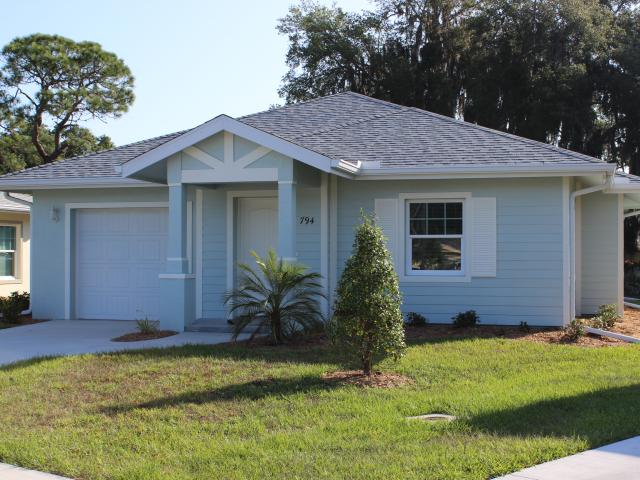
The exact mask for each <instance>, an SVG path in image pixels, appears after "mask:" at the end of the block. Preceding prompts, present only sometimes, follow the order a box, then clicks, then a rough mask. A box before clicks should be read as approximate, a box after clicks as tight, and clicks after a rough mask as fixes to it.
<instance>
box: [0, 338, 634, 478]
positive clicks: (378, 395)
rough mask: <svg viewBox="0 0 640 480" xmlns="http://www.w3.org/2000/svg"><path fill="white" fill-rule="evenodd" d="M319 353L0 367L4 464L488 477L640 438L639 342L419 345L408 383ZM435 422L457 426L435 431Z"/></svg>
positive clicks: (157, 355) (403, 369) (116, 474)
mask: <svg viewBox="0 0 640 480" xmlns="http://www.w3.org/2000/svg"><path fill="white" fill-rule="evenodd" d="M340 360H341V359H340V357H339V356H337V354H335V353H332V352H330V351H327V350H325V349H322V348H320V347H317V348H316V347H314V348H300V349H289V350H286V349H278V348H270V347H263V348H256V349H247V348H246V347H243V346H235V347H234V346H218V347H185V348H176V349H169V350H146V351H138V352H133V353H132V352H129V353H121V354H108V355H87V356H82V357H73V358H57V359H45V360H35V361H32V362H26V363H22V364H16V365H13V366H9V367H5V368H0V432H1V433H0V461H4V462H8V463H14V464H18V465H21V466H25V467H29V468H36V469H41V470H45V471H50V472H56V473H60V474H64V475H68V476H71V477H76V478H83V479H107V478H109V479H127V480H135V479H156V478H163V479H164V478H166V479H172V480H177V479H187V478H189V479H191V478H196V479H207V480H210V479H212V478H304V479H310V478H313V479H317V478H385V479H395V478H398V479H400V478H402V479H405V478H416V479H418V478H420V479H425V478H428V479H445V478H447V479H448V478H463V479H474V478H477V479H484V478H488V477H491V476H495V475H499V474H504V473H507V472H511V471H515V470H518V469H520V468H523V467H526V466H529V465H533V464H536V463H539V462H543V461H546V460H550V459H553V458H557V457H561V456H564V455H568V454H572V453H575V452H578V451H581V450H584V449H587V448H590V447H594V446H597V445H601V444H604V443H608V442H611V441H614V440H620V439H623V438H627V437H630V436H633V435H638V434H640V347H637V346H625V347H616V348H599V349H588V348H579V347H573V346H566V345H564V346H563V345H543V344H536V343H531V342H526V341H522V340H493V339H491V340H486V339H485V340H478V339H476V340H452V341H444V342H434V343H413V344H411V346H410V348H409V351H408V354H407V356H406V357H405V358H404V359H402V360H401V361H400V362H398V363H393V362H389V363H385V364H384V365H383V366H384V368H385V369H387V370H390V371H397V372H400V373H403V374H405V375H408V376H410V377H411V378H413V379H414V381H415V383H414V384H413V385H411V386H407V387H402V388H395V389H388V390H384V389H363V388H357V387H351V386H339V385H332V384H326V383H325V382H323V380H322V379H321V374H322V373H323V372H326V371H331V370H336V369H340V368H342V366H341V365H340ZM427 412H443V413H450V414H454V415H457V416H458V417H460V419H459V420H458V421H455V422H452V423H445V424H442V423H441V424H425V423H422V422H417V421H408V420H406V419H405V418H404V417H405V416H409V415H418V414H422V413H427Z"/></svg>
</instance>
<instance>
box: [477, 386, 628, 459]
mask: <svg viewBox="0 0 640 480" xmlns="http://www.w3.org/2000/svg"><path fill="white" fill-rule="evenodd" d="M467 422H468V423H469V424H470V426H471V427H472V428H474V429H477V430H481V431H483V432H487V433H495V434H499V435H517V436H554V437H563V436H579V437H582V438H584V439H586V440H587V441H588V442H589V445H590V446H591V447H594V446H600V445H602V444H605V443H609V442H612V441H615V440H622V439H625V438H628V437H632V436H635V435H639V434H640V384H636V385H629V386H626V387H616V388H608V389H603V390H595V391H593V392H588V393H583V394H579V395H574V396H569V397H564V398H554V399H550V400H543V401H539V402H534V403H531V404H528V405H524V406H521V407H517V408H513V409H507V410H498V411H494V412H488V413H484V414H481V415H477V416H473V417H471V418H469V419H467Z"/></svg>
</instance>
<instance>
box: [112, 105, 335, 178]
mask: <svg viewBox="0 0 640 480" xmlns="http://www.w3.org/2000/svg"><path fill="white" fill-rule="evenodd" d="M221 131H224V132H226V133H229V134H231V133H233V134H234V135H238V136H240V137H243V138H246V139H247V140H249V141H251V142H254V143H257V144H258V145H261V146H263V147H266V148H269V149H270V150H274V151H276V152H278V153H281V154H282V155H284V156H286V157H290V158H295V159H296V160H298V161H300V162H302V163H306V164H307V165H310V166H312V167H315V168H317V169H319V170H322V171H324V172H329V171H331V159H330V158H329V157H326V156H324V155H321V154H319V153H317V152H314V151H313V150H309V149H306V148H304V147H301V146H299V145H296V144H295V143H291V142H288V141H286V140H284V139H282V138H280V137H277V136H275V135H271V134H270V133H267V132H264V131H262V130H259V129H257V128H254V127H251V126H249V125H247V124H245V123H242V122H240V121H238V120H235V119H233V118H231V117H228V116H226V115H219V116H217V117H216V118H214V119H212V120H209V121H208V122H206V123H203V124H202V125H200V126H199V127H196V128H194V129H192V130H189V131H188V132H186V133H184V134H182V135H180V136H179V137H176V138H174V139H173V140H169V141H168V142H166V143H163V144H162V145H160V146H158V147H156V148H154V149H153V150H150V151H148V152H146V153H143V154H142V155H140V156H139V157H136V158H134V159H132V160H129V161H128V162H126V163H124V164H123V165H122V175H123V176H124V177H130V176H131V175H134V174H135V173H137V172H139V171H140V170H143V169H145V168H147V167H149V166H151V165H153V164H154V163H156V162H159V161H161V160H164V159H166V158H167V157H170V156H171V155H173V154H174V153H178V152H179V151H181V150H184V149H185V148H187V147H190V146H192V145H195V144H196V143H198V142H201V141H202V140H204V139H205V138H208V137H210V136H212V135H215V134H216V133H219V132H221ZM224 152H225V163H226V161H227V158H226V157H228V156H229V155H231V158H233V142H231V143H230V145H229V142H228V141H226V140H225V147H224Z"/></svg>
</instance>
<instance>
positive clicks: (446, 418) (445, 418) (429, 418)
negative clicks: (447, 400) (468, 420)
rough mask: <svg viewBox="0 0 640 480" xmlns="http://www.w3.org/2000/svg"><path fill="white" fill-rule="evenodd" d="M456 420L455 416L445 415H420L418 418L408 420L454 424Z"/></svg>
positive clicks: (408, 418)
mask: <svg viewBox="0 0 640 480" xmlns="http://www.w3.org/2000/svg"><path fill="white" fill-rule="evenodd" d="M455 419H456V417H454V416H453V415H446V414H444V413H429V414H427V415H418V416H416V417H407V420H422V421H423V422H453V421H454V420H455Z"/></svg>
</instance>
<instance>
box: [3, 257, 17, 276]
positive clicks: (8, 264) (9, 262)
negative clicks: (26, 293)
mask: <svg viewBox="0 0 640 480" xmlns="http://www.w3.org/2000/svg"><path fill="white" fill-rule="evenodd" d="M14 257H15V253H11V252H0V277H13V276H14V270H13V267H14V263H15V262H14Z"/></svg>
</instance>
